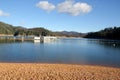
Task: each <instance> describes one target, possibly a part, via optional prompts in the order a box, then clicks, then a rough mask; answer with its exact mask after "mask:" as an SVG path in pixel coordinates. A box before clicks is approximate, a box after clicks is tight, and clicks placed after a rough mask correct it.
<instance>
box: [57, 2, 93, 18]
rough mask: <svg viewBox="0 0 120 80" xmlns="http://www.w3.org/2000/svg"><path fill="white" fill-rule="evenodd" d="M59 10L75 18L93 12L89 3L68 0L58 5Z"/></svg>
mask: <svg viewBox="0 0 120 80" xmlns="http://www.w3.org/2000/svg"><path fill="white" fill-rule="evenodd" d="M57 10H58V12H60V13H68V14H71V15H73V16H78V15H80V14H85V13H88V12H90V11H91V10H92V6H90V5H88V4H87V3H80V2H76V3H75V2H74V0H66V1H64V2H62V3H59V4H58V5H57Z"/></svg>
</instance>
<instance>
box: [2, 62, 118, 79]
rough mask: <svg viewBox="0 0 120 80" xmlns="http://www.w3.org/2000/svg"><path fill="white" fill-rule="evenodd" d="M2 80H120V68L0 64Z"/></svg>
mask: <svg viewBox="0 0 120 80" xmlns="http://www.w3.org/2000/svg"><path fill="white" fill-rule="evenodd" d="M0 80H120V68H110V67H100V66H87V65H67V64H32V63H31V64H30V63H23V64H22V63H0Z"/></svg>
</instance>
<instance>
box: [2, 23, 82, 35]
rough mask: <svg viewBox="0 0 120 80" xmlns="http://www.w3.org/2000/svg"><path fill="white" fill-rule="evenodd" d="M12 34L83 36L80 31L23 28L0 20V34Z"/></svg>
mask: <svg viewBox="0 0 120 80" xmlns="http://www.w3.org/2000/svg"><path fill="white" fill-rule="evenodd" d="M1 34H4V35H14V36H18V35H21V36H30V35H33V36H40V35H42V36H64V37H81V36H83V34H82V33H78V32H67V31H62V32H53V31H50V30H47V29H45V28H42V27H38V28H30V29H27V28H24V27H21V26H12V25H9V24H6V23H3V22H0V35H1Z"/></svg>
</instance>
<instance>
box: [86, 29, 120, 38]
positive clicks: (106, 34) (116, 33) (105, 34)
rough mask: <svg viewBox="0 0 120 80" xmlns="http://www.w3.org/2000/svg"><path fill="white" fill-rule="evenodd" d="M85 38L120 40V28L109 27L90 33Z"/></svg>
mask: <svg viewBox="0 0 120 80" xmlns="http://www.w3.org/2000/svg"><path fill="white" fill-rule="evenodd" d="M85 38H99V39H116V40H120V27H110V28H105V29H104V30H100V31H98V32H90V33H88V34H87V35H86V36H85Z"/></svg>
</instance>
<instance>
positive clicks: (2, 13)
mask: <svg viewBox="0 0 120 80" xmlns="http://www.w3.org/2000/svg"><path fill="white" fill-rule="evenodd" d="M0 16H9V14H8V13H5V12H3V11H2V10H0Z"/></svg>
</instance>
